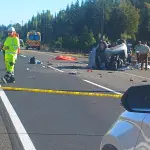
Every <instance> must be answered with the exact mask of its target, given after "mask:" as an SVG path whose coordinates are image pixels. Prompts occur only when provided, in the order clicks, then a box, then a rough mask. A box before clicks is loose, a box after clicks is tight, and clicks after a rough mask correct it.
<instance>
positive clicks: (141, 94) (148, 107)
mask: <svg viewBox="0 0 150 150" xmlns="http://www.w3.org/2000/svg"><path fill="white" fill-rule="evenodd" d="M121 103H122V105H123V107H124V108H125V109H126V110H127V111H129V112H139V113H150V85H140V86H132V87H130V88H129V89H128V90H127V91H126V92H125V93H124V94H123V96H122V98H121Z"/></svg>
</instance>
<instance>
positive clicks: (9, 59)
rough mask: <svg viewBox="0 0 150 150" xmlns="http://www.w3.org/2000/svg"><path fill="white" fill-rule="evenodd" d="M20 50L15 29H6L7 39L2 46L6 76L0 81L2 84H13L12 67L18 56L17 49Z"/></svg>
mask: <svg viewBox="0 0 150 150" xmlns="http://www.w3.org/2000/svg"><path fill="white" fill-rule="evenodd" d="M19 48H20V42H19V38H18V37H17V36H16V31H15V28H13V27H10V28H9V29H8V37H7V38H6V40H5V42H4V46H3V50H4V51H5V65H6V74H5V76H4V77H3V78H1V79H2V81H3V82H4V83H14V82H15V77H14V66H15V62H16V58H17V54H18V49H19Z"/></svg>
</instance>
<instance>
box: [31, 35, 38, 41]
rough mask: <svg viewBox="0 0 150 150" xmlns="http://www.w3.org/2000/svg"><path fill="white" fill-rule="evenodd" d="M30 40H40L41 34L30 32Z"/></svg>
mask: <svg viewBox="0 0 150 150" xmlns="http://www.w3.org/2000/svg"><path fill="white" fill-rule="evenodd" d="M29 40H35V41H37V40H40V36H39V35H34V34H30V35H29Z"/></svg>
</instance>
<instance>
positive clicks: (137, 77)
mask: <svg viewBox="0 0 150 150" xmlns="http://www.w3.org/2000/svg"><path fill="white" fill-rule="evenodd" d="M119 73H122V74H126V75H130V76H134V77H137V78H142V79H147V80H150V78H147V77H143V76H138V75H135V74H132V73H127V72H119Z"/></svg>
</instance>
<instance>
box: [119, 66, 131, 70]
mask: <svg viewBox="0 0 150 150" xmlns="http://www.w3.org/2000/svg"><path fill="white" fill-rule="evenodd" d="M126 70H133V68H132V67H131V66H127V67H122V68H119V69H118V71H126Z"/></svg>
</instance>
